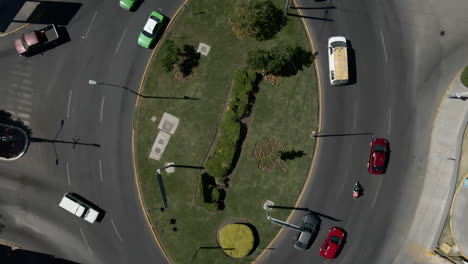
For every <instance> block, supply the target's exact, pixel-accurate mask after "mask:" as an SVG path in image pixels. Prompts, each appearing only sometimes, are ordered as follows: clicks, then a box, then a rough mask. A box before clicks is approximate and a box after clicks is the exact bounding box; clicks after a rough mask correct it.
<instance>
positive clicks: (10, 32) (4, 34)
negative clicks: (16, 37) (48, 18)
mask: <svg viewBox="0 0 468 264" xmlns="http://www.w3.org/2000/svg"><path fill="white" fill-rule="evenodd" d="M29 25H31V24H30V23H27V24H24V25H22V26H21V27H19V28H16V29H13V30H12V31H9V32H6V33H3V34H1V35H0V38H1V37H5V36H8V35H10V34H13V33H15V32H16V31H18V30H21V29H23V28H25V27H27V26H29Z"/></svg>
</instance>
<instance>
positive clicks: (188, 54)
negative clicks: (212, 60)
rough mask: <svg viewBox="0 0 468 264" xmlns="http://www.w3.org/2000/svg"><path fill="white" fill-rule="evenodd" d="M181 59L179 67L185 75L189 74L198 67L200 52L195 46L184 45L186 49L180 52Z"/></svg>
mask: <svg viewBox="0 0 468 264" xmlns="http://www.w3.org/2000/svg"><path fill="white" fill-rule="evenodd" d="M180 56H181V57H182V58H181V61H180V63H179V69H180V71H181V72H182V75H183V76H188V75H189V74H190V73H192V71H193V68H195V67H197V66H198V64H199V61H200V53H198V52H197V51H196V50H195V47H194V46H190V45H184V51H183V52H182V53H180Z"/></svg>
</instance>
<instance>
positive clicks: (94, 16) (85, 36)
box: [81, 11, 98, 39]
mask: <svg viewBox="0 0 468 264" xmlns="http://www.w3.org/2000/svg"><path fill="white" fill-rule="evenodd" d="M97 13H98V12H97V11H96V12H94V15H93V18H92V19H91V23H90V24H89V27H88V31H86V35H84V36H81V38H84V39H86V38H88V34H89V31H90V30H91V27H92V26H93V23H94V19H96V15H97Z"/></svg>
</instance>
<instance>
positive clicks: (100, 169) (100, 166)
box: [99, 160, 103, 182]
mask: <svg viewBox="0 0 468 264" xmlns="http://www.w3.org/2000/svg"><path fill="white" fill-rule="evenodd" d="M99 175H100V176H101V182H103V180H102V164H101V160H99Z"/></svg>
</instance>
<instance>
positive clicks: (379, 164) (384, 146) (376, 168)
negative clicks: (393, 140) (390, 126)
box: [367, 138, 388, 174]
mask: <svg viewBox="0 0 468 264" xmlns="http://www.w3.org/2000/svg"><path fill="white" fill-rule="evenodd" d="M387 152H388V141H387V140H386V139H384V138H374V139H373V140H372V141H371V142H370V153H369V161H368V162H367V170H368V171H369V172H370V173H372V174H382V173H384V172H385V165H386V164H385V163H386V161H387Z"/></svg>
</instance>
